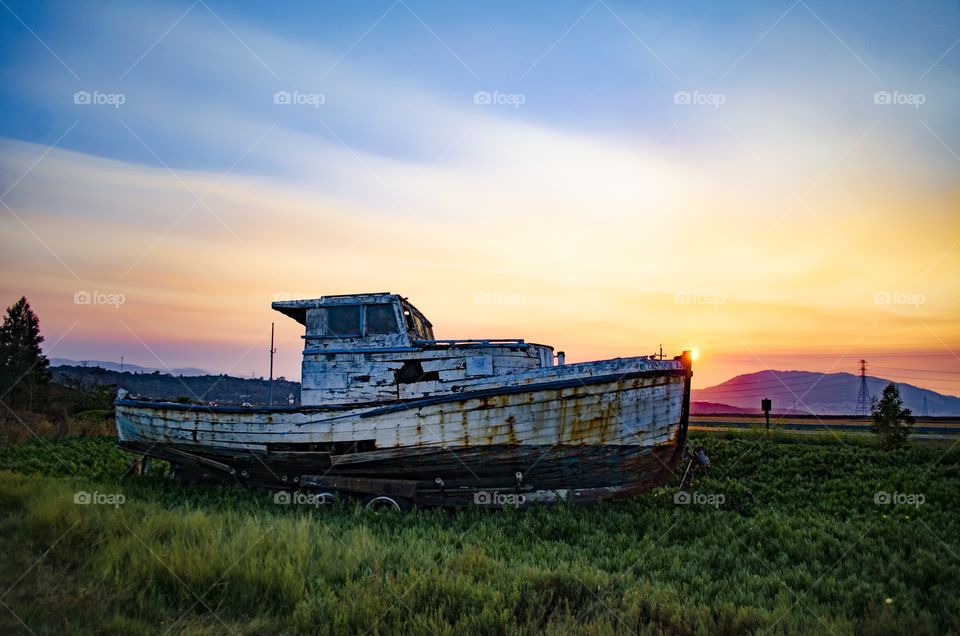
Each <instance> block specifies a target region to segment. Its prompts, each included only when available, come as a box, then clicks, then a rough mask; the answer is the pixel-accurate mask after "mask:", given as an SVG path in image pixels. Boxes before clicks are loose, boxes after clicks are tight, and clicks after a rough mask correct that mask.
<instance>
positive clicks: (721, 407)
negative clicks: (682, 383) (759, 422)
mask: <svg viewBox="0 0 960 636" xmlns="http://www.w3.org/2000/svg"><path fill="white" fill-rule="evenodd" d="M756 412H757V409H748V408H741V407H739V406H730V405H729V404H719V403H717V402H690V415H753V414H755V413H756Z"/></svg>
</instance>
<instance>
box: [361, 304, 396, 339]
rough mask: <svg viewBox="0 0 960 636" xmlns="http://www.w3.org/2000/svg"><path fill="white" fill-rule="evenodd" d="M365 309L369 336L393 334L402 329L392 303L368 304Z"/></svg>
mask: <svg viewBox="0 0 960 636" xmlns="http://www.w3.org/2000/svg"><path fill="white" fill-rule="evenodd" d="M364 310H365V311H366V312H367V335H368V336H373V335H383V334H392V333H398V332H399V331H400V329H399V327H398V325H397V315H396V314H395V313H394V311H393V305H392V304H389V303H383V304H377V305H367V306H365V307H364Z"/></svg>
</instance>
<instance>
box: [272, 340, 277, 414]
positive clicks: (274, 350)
mask: <svg viewBox="0 0 960 636" xmlns="http://www.w3.org/2000/svg"><path fill="white" fill-rule="evenodd" d="M273 324H274V323H272V322H271V323H270V406H273V354H275V353H276V352H277V350H276V349H275V348H274V346H273Z"/></svg>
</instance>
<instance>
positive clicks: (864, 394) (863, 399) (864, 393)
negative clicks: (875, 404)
mask: <svg viewBox="0 0 960 636" xmlns="http://www.w3.org/2000/svg"><path fill="white" fill-rule="evenodd" d="M855 415H861V416H864V417H866V416H867V415H870V392H869V391H868V390H867V361H866V360H861V361H860V392H859V393H858V394H857V410H856V412H855Z"/></svg>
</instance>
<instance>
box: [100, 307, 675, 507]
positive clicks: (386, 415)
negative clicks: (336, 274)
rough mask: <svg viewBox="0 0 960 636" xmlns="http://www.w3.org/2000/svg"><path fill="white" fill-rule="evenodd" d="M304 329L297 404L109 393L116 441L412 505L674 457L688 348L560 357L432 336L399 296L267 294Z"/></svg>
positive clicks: (613, 480)
mask: <svg viewBox="0 0 960 636" xmlns="http://www.w3.org/2000/svg"><path fill="white" fill-rule="evenodd" d="M273 308H274V309H276V310H277V311H279V312H281V313H283V314H285V315H287V316H289V317H291V318H293V319H294V320H296V321H297V322H299V323H300V324H302V325H304V326H305V328H306V333H305V335H304V336H303V339H304V343H305V345H304V349H303V366H302V389H301V398H300V404H299V405H298V406H295V407H293V406H273V407H239V406H237V407H232V406H202V405H189V404H177V403H171V402H156V401H149V400H143V399H135V398H133V397H132V396H130V395H127V394H126V393H125V392H123V391H121V392H120V394H119V396H118V398H117V401H116V422H117V432H118V435H119V440H120V445H121V446H122V447H123V448H124V449H127V450H130V451H132V452H134V453H138V454H140V455H142V456H143V457H144V458H147V457H155V458H162V459H166V460H169V461H170V462H171V463H172V465H173V467H174V472H175V474H176V475H178V476H179V477H181V478H183V479H185V480H187V481H216V480H227V481H237V482H240V483H243V484H246V485H250V486H254V487H266V488H273V489H278V490H283V491H293V490H302V491H307V492H310V493H314V494H320V495H321V497H322V498H323V499H324V500H326V499H327V498H331V497H335V496H342V495H351V496H363V497H366V498H368V499H369V500H370V501H372V502H374V503H383V504H386V505H389V506H393V507H400V508H402V507H406V506H409V505H413V504H416V505H423V506H431V505H470V504H479V505H485V506H502V505H528V504H531V503H538V502H553V501H560V500H568V501H572V502H581V503H583V502H592V501H597V500H602V499H611V498H617V497H625V496H630V495H634V494H637V493H639V492H642V491H644V490H647V489H649V488H652V487H654V486H657V485H660V484H662V483H663V482H665V481H666V480H667V479H668V478H669V477H671V475H672V474H673V472H674V470H675V467H676V466H677V464H678V462H680V461H681V460H682V459H683V458H684V456H685V450H686V437H687V419H688V414H689V405H690V379H691V376H692V359H691V355H690V353H689V352H684V354H683V355H681V356H677V357H676V358H674V359H672V360H671V359H663V357H662V356H659V357H658V356H643V357H630V358H615V359H611V360H603V361H598V362H580V363H576V364H565V363H564V360H563V354H562V352H561V353H559V354H558V355H556V356H555V355H554V351H553V348H552V347H550V346H547V345H542V344H534V343H528V342H525V341H523V340H437V339H435V338H434V335H433V326H432V325H431V323H430V321H429V320H427V318H426V317H425V316H424V315H423V314H422V313H421V312H420V311H419V310H417V308H416V307H414V306H413V305H412V304H410V302H408V301H407V299H406V298H403V297H401V296H398V295H396V294H389V293H377V294H358V295H348V296H327V297H323V298H318V299H312V300H295V301H284V302H275V303H273Z"/></svg>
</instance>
